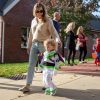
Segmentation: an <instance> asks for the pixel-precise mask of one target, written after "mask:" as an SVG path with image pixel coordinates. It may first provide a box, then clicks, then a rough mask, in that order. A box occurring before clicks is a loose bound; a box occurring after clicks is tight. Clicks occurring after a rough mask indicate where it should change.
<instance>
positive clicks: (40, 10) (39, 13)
mask: <svg viewBox="0 0 100 100" xmlns="http://www.w3.org/2000/svg"><path fill="white" fill-rule="evenodd" d="M35 13H36V17H38V18H39V19H42V18H43V9H42V8H39V9H37V10H36V12H35Z"/></svg>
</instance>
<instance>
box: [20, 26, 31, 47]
mask: <svg viewBox="0 0 100 100" xmlns="http://www.w3.org/2000/svg"><path fill="white" fill-rule="evenodd" d="M29 30H30V28H29V27H22V28H21V48H27V40H28V34H29Z"/></svg>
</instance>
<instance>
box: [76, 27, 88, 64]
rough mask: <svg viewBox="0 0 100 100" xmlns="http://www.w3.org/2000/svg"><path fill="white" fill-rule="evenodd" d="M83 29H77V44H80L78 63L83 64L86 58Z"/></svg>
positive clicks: (85, 38) (85, 39)
mask: <svg viewBox="0 0 100 100" xmlns="http://www.w3.org/2000/svg"><path fill="white" fill-rule="evenodd" d="M83 30H84V29H83V27H82V26H79V27H78V29H77V36H78V38H77V42H79V43H80V45H79V52H80V54H79V62H80V63H85V62H86V61H85V58H86V54H87V46H86V41H87V37H86V35H85V34H84V32H83Z"/></svg>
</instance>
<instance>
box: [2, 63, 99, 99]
mask: <svg viewBox="0 0 100 100" xmlns="http://www.w3.org/2000/svg"><path fill="white" fill-rule="evenodd" d="M61 70H62V71H59V72H58V74H57V75H56V76H55V77H54V82H55V84H56V85H57V87H58V89H57V94H56V95H55V96H49V95H45V94H44V91H42V87H43V84H42V74H41V73H35V77H34V80H33V84H32V91H31V92H30V93H27V94H23V93H22V92H20V91H18V89H19V88H20V87H22V86H23V85H24V84H25V81H26V80H11V79H6V78H0V100H100V66H95V64H93V63H91V62H89V63H87V64H79V65H77V66H71V67H68V66H62V69H61Z"/></svg>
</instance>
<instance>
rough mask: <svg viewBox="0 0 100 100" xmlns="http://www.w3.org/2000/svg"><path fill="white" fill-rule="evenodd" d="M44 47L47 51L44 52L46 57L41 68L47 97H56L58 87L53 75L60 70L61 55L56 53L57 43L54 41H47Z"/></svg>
mask: <svg viewBox="0 0 100 100" xmlns="http://www.w3.org/2000/svg"><path fill="white" fill-rule="evenodd" d="M44 47H45V49H46V51H45V52H44V56H43V59H42V62H41V64H40V67H41V68H43V83H44V85H45V88H46V89H45V94H47V95H55V93H56V86H55V84H54V83H53V81H52V79H53V75H54V74H55V71H56V70H58V69H59V68H60V67H59V64H58V61H59V55H58V53H57V52H56V49H57V43H56V41H55V40H54V39H47V40H46V41H45V42H44Z"/></svg>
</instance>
